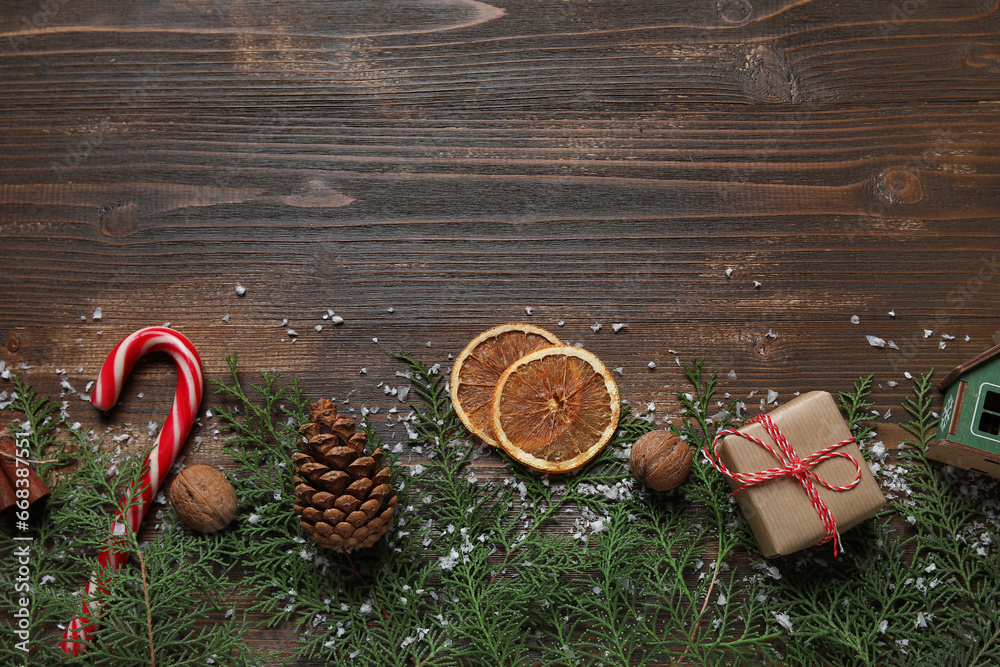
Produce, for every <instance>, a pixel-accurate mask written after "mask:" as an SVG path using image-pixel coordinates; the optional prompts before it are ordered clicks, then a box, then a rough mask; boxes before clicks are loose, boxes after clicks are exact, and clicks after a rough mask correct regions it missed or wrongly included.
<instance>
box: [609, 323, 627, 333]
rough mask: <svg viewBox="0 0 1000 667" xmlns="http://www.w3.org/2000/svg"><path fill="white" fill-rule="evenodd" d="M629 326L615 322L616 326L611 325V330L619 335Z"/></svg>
mask: <svg viewBox="0 0 1000 667" xmlns="http://www.w3.org/2000/svg"><path fill="white" fill-rule="evenodd" d="M627 326H628V324H626V323H625V322H615V323H614V324H612V325H611V330H612V331H614V332H615V333H618V332H619V331H621V330H622V329H624V328H625V327H627Z"/></svg>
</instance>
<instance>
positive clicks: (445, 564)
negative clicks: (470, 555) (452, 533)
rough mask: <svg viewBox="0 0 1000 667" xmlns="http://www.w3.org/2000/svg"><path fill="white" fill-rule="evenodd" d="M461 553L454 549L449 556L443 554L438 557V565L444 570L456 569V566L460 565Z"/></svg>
mask: <svg viewBox="0 0 1000 667" xmlns="http://www.w3.org/2000/svg"><path fill="white" fill-rule="evenodd" d="M458 559H459V555H458V552H457V551H455V550H454V549H452V550H451V552H450V553H449V554H448V555H447V556H441V557H440V558H438V565H440V566H441V569H442V570H449V571H451V570H454V569H455V566H456V565H458Z"/></svg>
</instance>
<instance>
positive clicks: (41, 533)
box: [0, 381, 258, 666]
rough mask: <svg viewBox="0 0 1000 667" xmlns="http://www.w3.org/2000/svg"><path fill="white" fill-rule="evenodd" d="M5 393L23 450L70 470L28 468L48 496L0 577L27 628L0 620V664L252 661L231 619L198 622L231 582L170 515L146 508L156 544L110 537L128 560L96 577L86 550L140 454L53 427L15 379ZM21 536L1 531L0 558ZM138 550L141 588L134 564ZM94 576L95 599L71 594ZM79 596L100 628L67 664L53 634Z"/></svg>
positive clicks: (204, 545)
mask: <svg viewBox="0 0 1000 667" xmlns="http://www.w3.org/2000/svg"><path fill="white" fill-rule="evenodd" d="M16 386H17V389H16V391H17V393H18V398H17V400H16V401H15V403H13V404H12V406H13V407H15V409H17V410H19V411H21V412H22V414H23V419H21V422H20V423H21V425H22V427H28V428H22V429H21V431H20V432H21V433H22V434H26V437H27V438H28V440H29V443H30V446H31V449H32V451H34V452H45V453H46V455H47V456H50V457H51V456H53V452H54V453H55V458H56V460H57V463H58V464H63V463H72V466H68V467H67V468H66V469H65V470H64V471H63V472H62V473H61V474H60V476H59V477H58V478H55V477H53V475H52V474H51V470H50V469H49V468H46V467H45V466H39V469H40V470H41V471H42V472H43V474H45V478H46V482H47V483H48V485H49V486H50V488H51V490H52V495H51V498H50V499H49V501H48V504H47V506H46V507H44V508H43V507H36V508H32V519H31V522H30V529H29V531H28V533H27V536H30V537H31V540H30V542H27V545H28V549H29V551H30V555H29V556H27V558H26V559H27V561H28V562H27V567H26V569H27V572H26V574H25V573H19V571H18V569H17V568H2V569H0V597H2V598H3V600H2V604H3V605H4V606H5V607H7V608H9V609H14V608H15V606H16V605H15V600H14V599H13V598H12V597H11V595H12V594H15V592H17V595H18V596H28V597H29V598H30V603H31V604H30V607H29V609H30V615H29V617H28V619H27V627H23V626H22V625H21V624H20V622H19V621H18V625H17V626H15V625H14V622H12V620H13V619H12V618H11V616H10V615H9V614H8V615H6V616H5V617H4V618H3V620H2V621H0V636H2V637H3V641H2V642H0V662H2V663H3V664H5V665H6V664H10V665H16V664H25V662H24V661H25V660H27V663H26V664H31V665H52V666H55V665H64V664H100V665H110V666H125V665H139V664H143V665H145V664H150V662H151V658H152V655H154V654H155V656H156V660H157V664H160V665H165V664H170V665H193V664H205V659H206V657H208V656H215V657H214V658H213V659H214V662H215V664H219V665H249V664H253V663H254V662H256V661H257V659H258V656H257V654H256V653H255V652H254V651H252V650H250V649H249V648H248V647H247V645H246V644H245V642H244V639H243V636H244V631H245V628H244V626H243V624H242V621H240V620H238V619H237V618H235V617H233V618H230V619H229V620H226V621H219V622H214V623H213V622H210V621H209V619H210V618H211V617H212V616H213V615H214V614H218V615H220V616H221V614H222V611H223V599H222V594H223V593H224V592H225V591H227V590H228V587H229V585H230V582H231V580H230V574H231V567H232V566H231V561H230V560H229V559H228V558H227V556H228V555H229V552H228V550H227V549H226V548H225V547H224V545H223V544H222V542H221V541H219V540H213V539H203V538H201V537H198V536H192V535H189V534H185V532H184V531H183V530H182V528H181V527H180V526H179V525H178V523H177V522H176V521H175V520H174V519H173V516H172V513H171V515H170V517H169V518H168V517H164V516H163V514H164V511H163V510H155V511H154V512H153V513H151V516H150V517H149V520H150V521H154V522H157V524H158V525H160V526H163V527H164V532H163V533H162V534H161V536H160V537H159V538H158V539H156V540H155V541H153V542H150V543H147V544H140V543H139V541H138V539H137V535H136V534H134V533H131V532H128V531H126V532H125V533H124V534H122V535H119V536H118V537H116V538H114V544H115V548H116V549H118V550H119V551H122V552H124V553H127V554H128V555H129V556H130V560H129V562H128V563H126V564H125V565H123V566H122V567H120V568H118V569H117V570H107V571H100V568H99V567H98V565H97V554H98V552H99V551H101V550H103V549H104V548H106V547H107V546H108V545H109V544H111V543H112V542H111V541H110V540H111V539H112V538H111V528H112V521H113V519H114V516H115V512H116V510H117V503H118V500H119V498H120V497H121V495H122V493H123V492H124V490H125V489H127V488H135V485H136V484H137V482H138V480H139V478H140V476H141V474H142V472H143V459H144V457H143V456H142V455H140V454H136V455H133V456H122V455H121V454H120V453H119V452H118V451H117V450H116V449H113V448H112V447H109V446H107V445H105V444H102V443H101V442H100V441H99V440H98V438H97V436H96V435H95V434H94V433H93V432H92V431H89V430H86V431H85V430H83V429H80V428H77V427H76V425H74V426H73V427H65V424H64V423H63V422H62V421H61V420H60V419H58V418H57V417H56V416H55V414H54V410H53V409H52V406H51V403H50V402H49V401H48V399H44V398H39V397H38V396H37V395H36V394H35V393H34V392H33V391H31V389H30V387H28V386H27V385H26V384H24V383H21V382H19V381H18V383H17V385H16ZM128 506H131V505H128ZM128 506H127V507H128ZM161 522H162V523H161ZM25 536H26V535H25V532H24V531H23V530H19V531H18V532H16V533H15V532H12V531H11V530H9V529H8V528H7V527H6V526H5V528H4V530H2V531H0V556H2V558H3V560H4V562H17V560H14V559H13V558H14V556H15V555H17V558H18V559H20V558H21V557H22V554H23V549H24V548H25V545H26V542H25V541H23V540H20V539H18V538H23V537H25ZM140 549H141V550H142V551H141V553H142V556H143V561H144V564H145V569H146V577H145V580H143V577H142V572H141V569H142V568H141V567H140V564H139V563H138V562H137V558H136V555H137V554H139V553H140ZM9 559H10V560H9ZM94 570H98V572H97V574H96V576H97V577H98V579H99V580H100V581H102V582H104V591H103V592H100V593H95V594H94V595H93V597H92V598H88V597H86V596H85V595H84V594H83V589H84V587H85V585H86V582H87V580H88V578H89V577H90V576H91V572H93V571H94ZM15 573H17V574H16V575H15ZM18 578H24V579H27V581H26V582H23V583H27V584H28V588H27V590H24V589H21V590H20V591H19V590H18V585H19V584H20V583H22V582H19V581H17V579H18ZM91 599H94V600H95V601H96V600H99V601H100V602H101V603H102V612H103V613H102V615H101V617H100V626H99V628H100V629H99V630H98V632H97V633H96V635H95V637H94V639H93V641H92V642H89V643H88V645H87V650H86V653H85V654H84V656H83V657H79V658H69V657H67V656H65V655H63V653H62V651H61V650H60V648H59V642H60V640H61V639H62V630H61V629H60V627H59V626H60V625H63V626H65V624H67V623H69V622H70V621H71V620H72V619H74V618H76V617H78V616H79V615H80V614H81V612H82V609H83V604H84V602H85V601H89V600H91ZM147 600H148V604H149V606H148V607H147ZM22 631H23V632H24V633H25V635H26V636H27V637H28V639H27V641H26V643H25V644H24V645H23V646H24V647H25V648H27V652H25V651H23V650H22V649H21V648H20V646H19V642H20V641H22V637H23V636H22V635H19V634H18V633H19V632H22ZM150 635H151V636H152V639H150Z"/></svg>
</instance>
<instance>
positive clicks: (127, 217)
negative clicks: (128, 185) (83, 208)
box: [98, 201, 139, 239]
mask: <svg viewBox="0 0 1000 667" xmlns="http://www.w3.org/2000/svg"><path fill="white" fill-rule="evenodd" d="M98 220H99V222H100V229H101V233H102V234H104V235H105V236H110V237H111V238H115V239H118V238H122V237H123V236H128V235H130V234H134V233H135V231H136V229H138V227H139V206H138V205H137V204H136V203H135V202H132V201H130V202H114V203H113V204H108V205H107V206H105V207H104V208H102V209H101V213H100V215H99V217H98Z"/></svg>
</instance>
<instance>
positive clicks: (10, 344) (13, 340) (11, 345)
mask: <svg viewBox="0 0 1000 667" xmlns="http://www.w3.org/2000/svg"><path fill="white" fill-rule="evenodd" d="M0 345H3V346H4V347H5V348H7V351H8V352H17V351H18V350H20V349H21V340H20V339H19V338H18V337H17V335H16V334H4V335H2V336H0Z"/></svg>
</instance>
